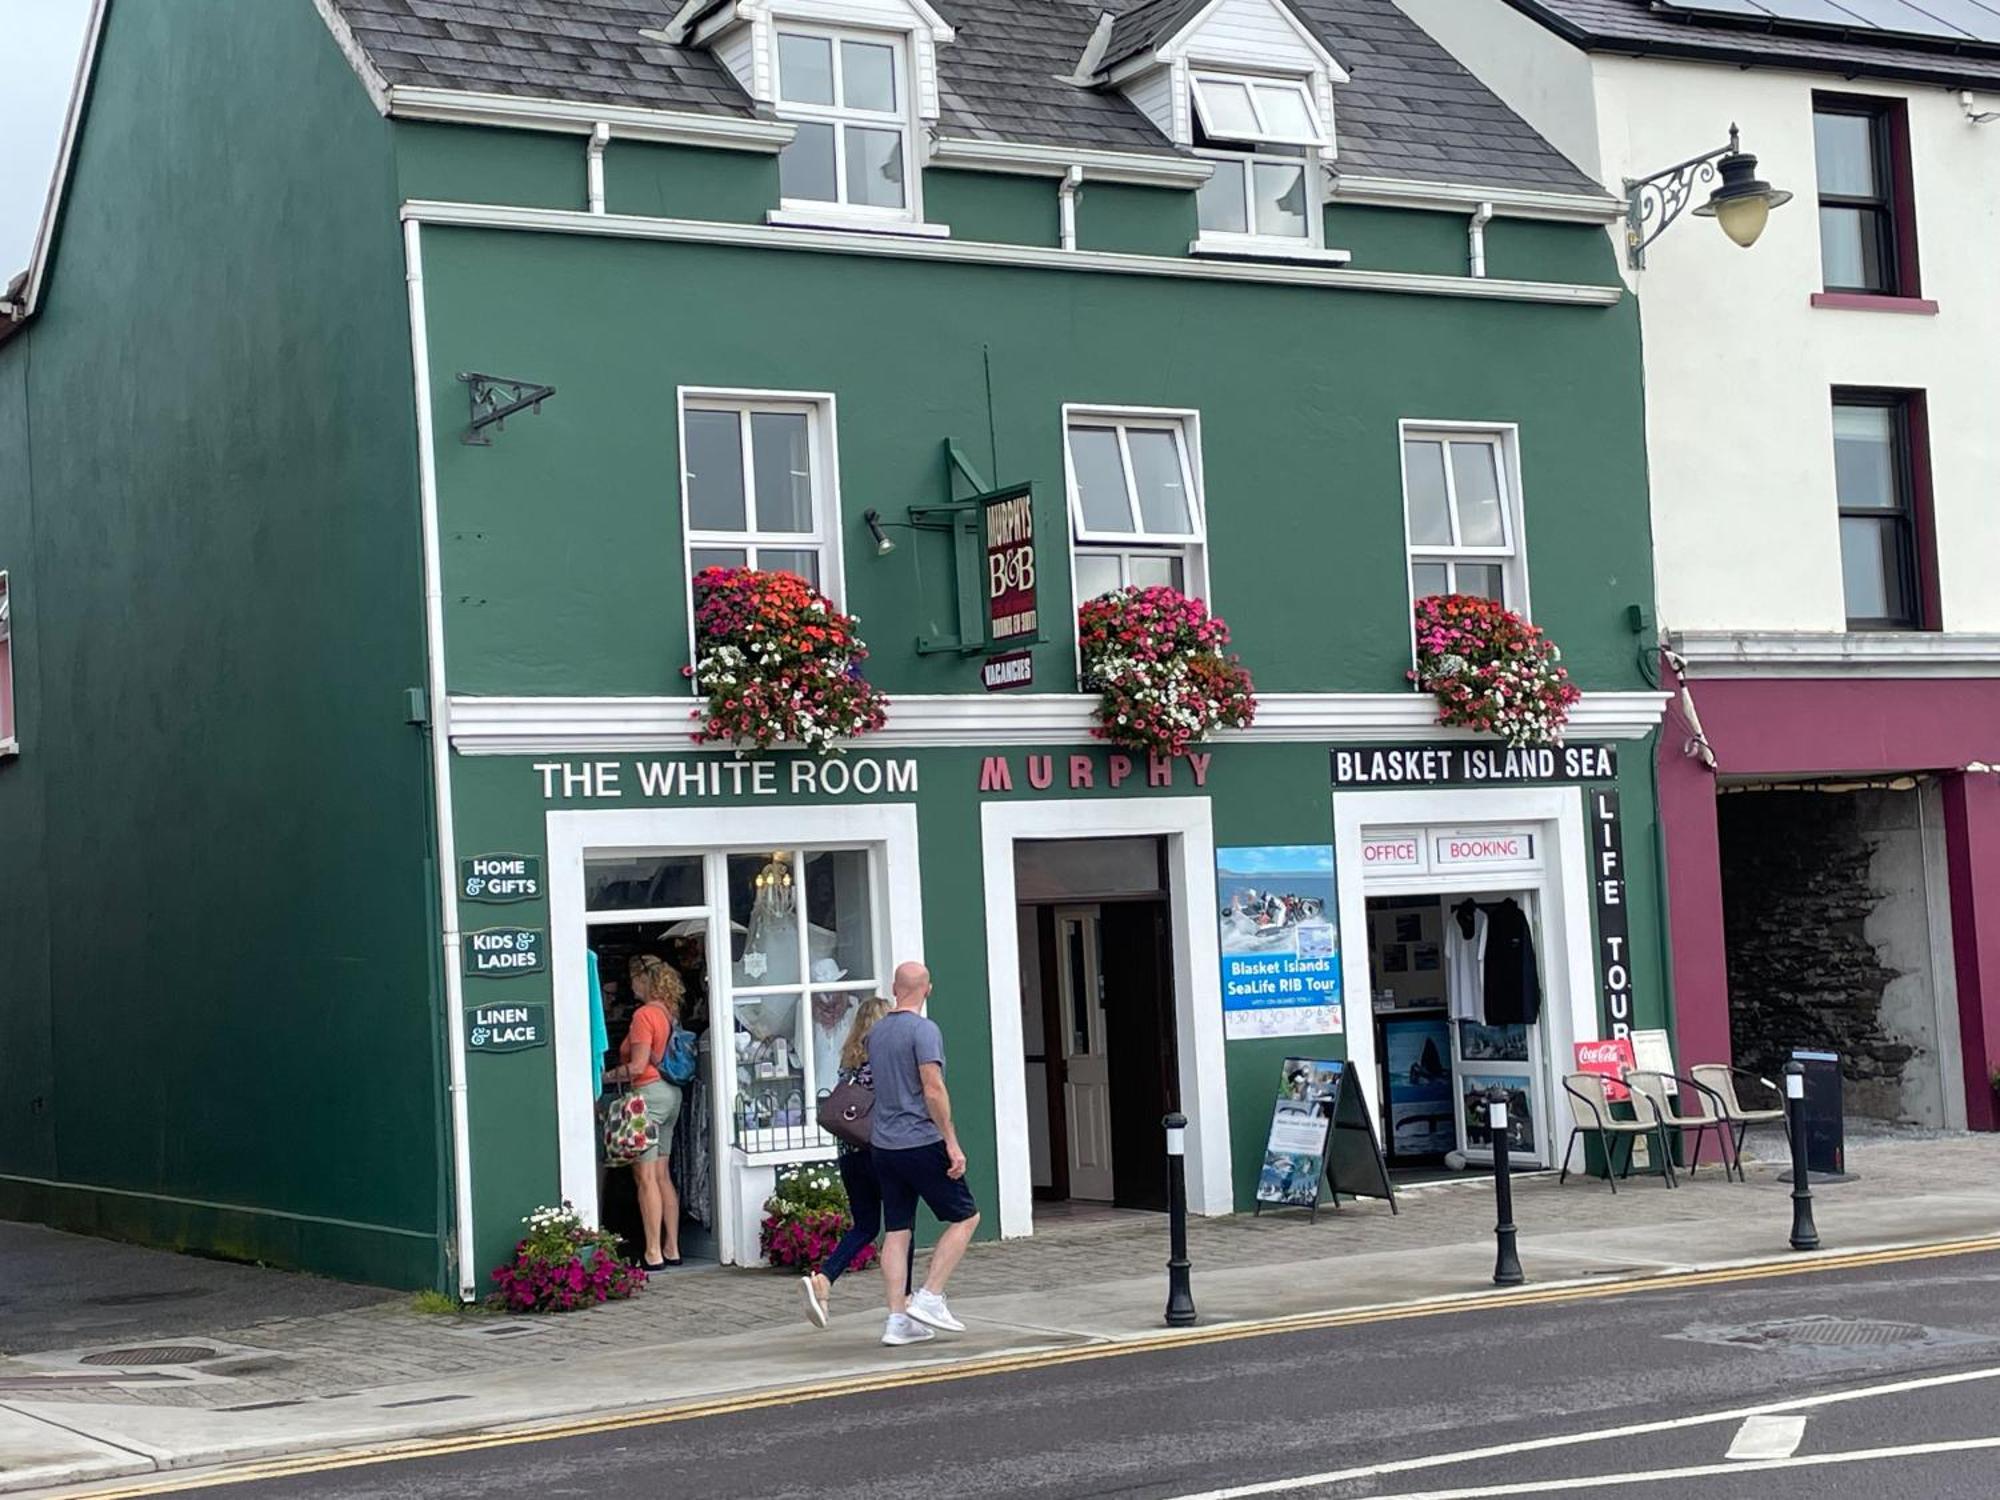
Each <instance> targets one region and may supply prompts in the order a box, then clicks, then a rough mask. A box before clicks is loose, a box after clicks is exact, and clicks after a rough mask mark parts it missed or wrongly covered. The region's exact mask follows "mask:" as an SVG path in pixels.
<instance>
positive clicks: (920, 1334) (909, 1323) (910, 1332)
mask: <svg viewBox="0 0 2000 1500" xmlns="http://www.w3.org/2000/svg"><path fill="white" fill-rule="evenodd" d="M936 1337H937V1335H936V1334H934V1333H932V1332H931V1331H930V1330H929V1329H928V1328H926V1327H924V1325H923V1324H921V1323H919V1322H918V1321H917V1320H916V1319H915V1318H912V1317H910V1316H909V1315H908V1314H907V1313H891V1314H889V1323H888V1326H887V1327H886V1328H884V1329H883V1330H882V1342H883V1343H885V1344H890V1345H896V1344H921V1343H922V1342H924V1340H925V1339H934V1338H936Z"/></svg>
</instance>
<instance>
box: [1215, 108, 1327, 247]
mask: <svg viewBox="0 0 2000 1500" xmlns="http://www.w3.org/2000/svg"><path fill="white" fill-rule="evenodd" d="M1189 93H1190V95H1191V96H1192V102H1193V105H1194V120H1193V122H1192V123H1193V136H1194V140H1193V144H1194V148H1195V150H1196V151H1198V152H1200V153H1201V154H1202V155H1204V156H1209V157H1212V158H1214V160H1215V175H1214V176H1213V177H1211V178H1209V180H1208V181H1207V182H1206V183H1204V184H1203V185H1202V188H1201V192H1200V194H1199V198H1198V208H1199V213H1200V221H1201V232H1202V237H1203V238H1204V239H1217V240H1219V241H1221V242H1224V243H1229V242H1238V241H1240V242H1242V243H1244V244H1245V245H1253V244H1254V243H1255V242H1256V241H1259V240H1262V241H1272V242H1281V243H1291V244H1301V243H1303V244H1308V245H1312V244H1317V243H1318V242H1319V237H1320V225H1319V217H1320V216H1319V212H1318V198H1317V195H1316V194H1315V193H1314V192H1313V191H1312V189H1313V188H1314V187H1315V186H1316V185H1317V182H1318V177H1317V173H1318V168H1319V153H1320V152H1321V151H1323V150H1324V149H1326V145H1327V140H1326V132H1325V130H1324V128H1323V127H1322V126H1321V124H1320V119H1319V110H1318V108H1317V107H1316V106H1315V104H1314V103H1313V98H1312V94H1311V92H1310V91H1309V90H1308V89H1307V88H1306V86H1305V85H1304V84H1303V83H1299V82H1296V81H1294V80H1291V79H1282V78H1252V77H1245V76H1240V75H1234V74H1225V73H1203V72H1197V73H1194V74H1193V75H1192V77H1191V78H1190V80H1189Z"/></svg>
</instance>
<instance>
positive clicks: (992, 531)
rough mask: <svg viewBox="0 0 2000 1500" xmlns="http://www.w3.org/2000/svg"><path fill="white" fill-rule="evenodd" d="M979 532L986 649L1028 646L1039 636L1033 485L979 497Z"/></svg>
mask: <svg viewBox="0 0 2000 1500" xmlns="http://www.w3.org/2000/svg"><path fill="white" fill-rule="evenodd" d="M980 531H981V539H982V540H983V542H984V543H985V546H986V649H987V650H988V651H989V652H992V651H1004V650H1007V649H1009V648H1011V647H1014V646H1026V645H1031V644H1033V643H1034V642H1036V641H1039V640H1040V639H1041V638H1042V627H1041V615H1040V612H1039V611H1038V609H1037V607H1036V602H1035V601H1036V588H1035V492H1034V487H1033V486H1032V485H1025V484H1024V485H1019V486H1016V487H1015V488H1013V489H1009V490H995V491H994V492H993V493H992V494H990V495H982V496H981V497H980ZM987 685H988V687H991V686H993V684H991V683H989V684H987ZM1006 685H1007V686H1015V685H1016V684H1011V683H1010V684H1006Z"/></svg>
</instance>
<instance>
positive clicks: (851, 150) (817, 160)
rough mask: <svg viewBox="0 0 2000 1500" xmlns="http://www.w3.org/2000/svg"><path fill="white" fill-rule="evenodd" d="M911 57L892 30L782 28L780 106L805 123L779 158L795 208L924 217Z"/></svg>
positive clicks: (782, 184)
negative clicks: (914, 142)
mask: <svg viewBox="0 0 2000 1500" xmlns="http://www.w3.org/2000/svg"><path fill="white" fill-rule="evenodd" d="M907 58H908V53H907V51H906V48H905V44H904V40H903V39H902V38H901V37H896V36H891V35H888V34H886V33H877V32H860V33H853V32H844V31H827V30H820V29H818V28H813V29H804V28H795V27H787V28H785V29H784V30H781V31H780V32H779V33H778V114H779V117H780V118H781V119H786V120H791V121H794V122H796V124H797V126H798V133H797V134H796V135H794V136H793V137H792V141H791V144H790V145H788V146H786V147H785V149H784V151H783V152H782V153H780V155H779V157H778V192H779V197H780V198H781V200H782V201H783V202H784V204H785V206H786V207H788V208H805V209H815V208H822V207H832V208H834V209H836V210H837V211H839V212H841V213H845V214H848V215H853V216H856V217H865V218H883V219H896V220H905V219H911V218H914V217H915V205H914V198H915V194H914V192H913V191H912V188H913V183H912V182H911V172H910V160H911V151H910V119H909V67H908V61H907Z"/></svg>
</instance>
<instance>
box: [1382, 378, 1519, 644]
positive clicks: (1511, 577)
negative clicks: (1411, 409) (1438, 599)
mask: <svg viewBox="0 0 2000 1500" xmlns="http://www.w3.org/2000/svg"><path fill="white" fill-rule="evenodd" d="M1520 439H1521V429H1520V425H1519V424H1518V423H1515V422H1455V421H1431V420H1417V419H1415V418H1407V417H1406V418H1404V419H1403V420H1402V421H1400V422H1398V423H1397V424H1396V472H1397V473H1398V475H1400V476H1401V479H1402V493H1401V496H1400V501H1401V504H1402V508H1403V578H1404V582H1405V585H1406V587H1407V589H1408V593H1409V600H1410V613H1411V617H1412V618H1411V625H1410V650H1411V657H1412V660H1414V659H1415V653H1416V623H1415V614H1416V603H1417V599H1418V598H1419V597H1420V596H1419V595H1418V593H1417V576H1416V569H1417V564H1418V563H1420V562H1422V563H1445V564H1451V563H1460V562H1467V563H1499V564H1500V568H1501V586H1502V589H1503V591H1504V592H1505V595H1506V598H1505V601H1504V602H1505V603H1506V606H1507V608H1509V609H1511V610H1513V611H1514V612H1515V613H1516V614H1518V615H1520V616H1521V618H1523V619H1532V618H1533V616H1532V615H1531V614H1530V613H1529V609H1528V539H1527V518H1526V513H1525V509H1524V507H1523V505H1522V497H1521V441H1520ZM1424 441H1435V442H1443V443H1465V442H1484V443H1486V444H1488V445H1489V446H1491V447H1493V448H1495V449H1496V450H1497V454H1496V458H1497V470H1496V471H1497V473H1498V474H1499V477H1500V486H1501V505H1500V533H1501V537H1502V539H1503V541H1502V545H1500V546H1498V547H1461V546H1450V547H1438V546H1428V545H1427V546H1422V547H1420V546H1418V545H1417V544H1416V542H1415V541H1413V540H1412V538H1411V536H1410V463H1409V445H1410V444H1411V443H1412V442H1424ZM1444 468H1445V485H1446V497H1447V503H1448V504H1449V505H1450V506H1451V512H1450V513H1451V520H1452V526H1453V528H1454V529H1456V527H1457V525H1458V511H1457V503H1458V502H1457V495H1456V481H1455V480H1454V479H1453V478H1452V472H1451V461H1450V458H1449V455H1447V457H1446V461H1445V466H1444Z"/></svg>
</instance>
